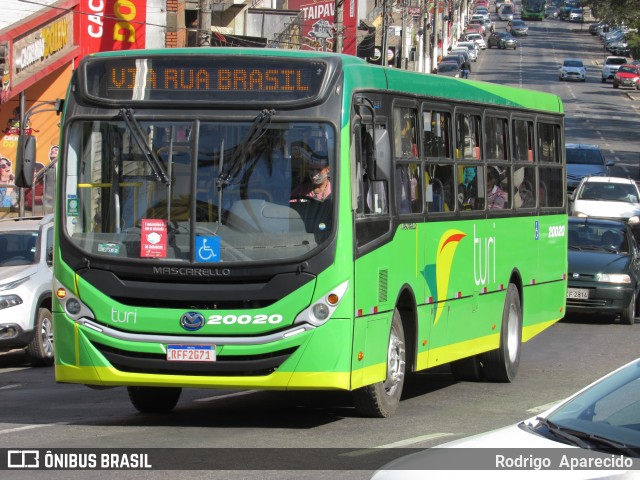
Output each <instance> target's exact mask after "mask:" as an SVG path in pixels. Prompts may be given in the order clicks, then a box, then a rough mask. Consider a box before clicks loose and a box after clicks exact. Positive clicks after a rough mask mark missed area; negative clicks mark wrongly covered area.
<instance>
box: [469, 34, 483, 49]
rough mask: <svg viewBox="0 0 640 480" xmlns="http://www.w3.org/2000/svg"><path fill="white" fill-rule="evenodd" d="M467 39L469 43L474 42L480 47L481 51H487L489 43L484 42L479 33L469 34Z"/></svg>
mask: <svg viewBox="0 0 640 480" xmlns="http://www.w3.org/2000/svg"><path fill="white" fill-rule="evenodd" d="M465 39H466V40H467V41H468V42H473V43H475V44H476V45H478V47H479V48H480V50H485V49H486V48H487V42H485V41H484V37H483V36H482V35H480V34H479V33H467V34H466V35H465Z"/></svg>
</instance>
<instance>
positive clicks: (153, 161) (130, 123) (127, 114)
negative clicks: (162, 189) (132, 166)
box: [120, 108, 171, 186]
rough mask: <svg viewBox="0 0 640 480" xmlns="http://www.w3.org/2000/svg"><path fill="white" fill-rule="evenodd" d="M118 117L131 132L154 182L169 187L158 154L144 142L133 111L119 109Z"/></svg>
mask: <svg viewBox="0 0 640 480" xmlns="http://www.w3.org/2000/svg"><path fill="white" fill-rule="evenodd" d="M120 116H121V117H122V119H123V120H124V123H125V125H126V126H127V128H128V129H129V132H131V136H132V137H133V139H134V140H135V142H136V144H137V145H138V147H139V148H140V150H141V151H142V153H143V155H144V158H145V160H146V161H147V163H148V164H149V166H150V167H151V170H152V171H153V175H154V176H155V177H156V180H158V181H159V182H162V183H164V184H165V185H166V186H169V184H170V183H171V182H170V181H169V177H168V176H167V172H165V170H164V167H163V166H162V161H161V160H160V158H158V154H157V153H156V152H155V151H154V150H153V149H152V148H151V147H150V146H149V144H148V143H147V142H146V141H145V138H144V132H143V130H142V127H141V126H140V124H139V123H138V120H136V117H135V115H134V114H133V109H132V108H121V109H120Z"/></svg>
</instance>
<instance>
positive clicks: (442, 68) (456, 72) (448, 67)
mask: <svg viewBox="0 0 640 480" xmlns="http://www.w3.org/2000/svg"><path fill="white" fill-rule="evenodd" d="M437 72H438V75H445V76H447V77H455V78H459V77H460V67H459V66H458V64H457V63H456V62H440V63H439V64H438V70H437Z"/></svg>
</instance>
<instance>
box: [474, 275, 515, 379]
mask: <svg viewBox="0 0 640 480" xmlns="http://www.w3.org/2000/svg"><path fill="white" fill-rule="evenodd" d="M521 347H522V306H521V302H520V294H519V293H518V289H517V287H516V286H515V285H514V284H513V283H510V284H509V286H508V287H507V296H506V298H505V301H504V309H503V311H502V326H501V329H500V347H498V349H497V350H492V351H490V352H486V353H483V354H482V355H481V357H480V358H481V362H482V367H483V373H484V377H485V379H486V380H488V381H491V382H504V383H508V382H512V381H513V380H514V379H515V377H516V374H517V373H518V367H519V366H520V351H521Z"/></svg>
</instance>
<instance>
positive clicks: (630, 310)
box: [620, 292, 638, 325]
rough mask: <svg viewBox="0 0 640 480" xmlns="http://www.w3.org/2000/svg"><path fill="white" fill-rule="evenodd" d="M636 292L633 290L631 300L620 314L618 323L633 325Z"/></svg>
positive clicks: (634, 320)
mask: <svg viewBox="0 0 640 480" xmlns="http://www.w3.org/2000/svg"><path fill="white" fill-rule="evenodd" d="M637 300H638V298H637V296H636V292H633V295H632V296H631V300H630V301H629V305H628V306H627V308H626V309H625V310H624V311H623V312H622V313H621V314H620V323H623V324H625V325H633V324H634V323H635V322H636V303H637Z"/></svg>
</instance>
